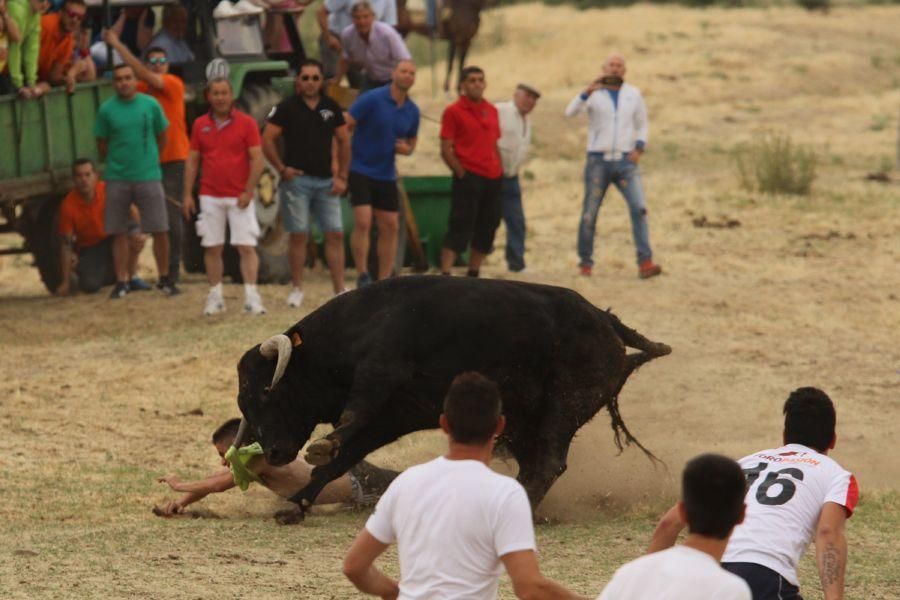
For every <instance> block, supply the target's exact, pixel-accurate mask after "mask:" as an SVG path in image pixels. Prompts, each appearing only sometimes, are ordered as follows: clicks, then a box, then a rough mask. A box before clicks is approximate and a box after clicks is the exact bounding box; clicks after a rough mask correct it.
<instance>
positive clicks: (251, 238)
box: [197, 196, 259, 248]
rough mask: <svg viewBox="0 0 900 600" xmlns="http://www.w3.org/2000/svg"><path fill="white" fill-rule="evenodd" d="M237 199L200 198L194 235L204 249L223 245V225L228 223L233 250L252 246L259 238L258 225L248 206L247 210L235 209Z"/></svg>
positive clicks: (251, 205)
mask: <svg viewBox="0 0 900 600" xmlns="http://www.w3.org/2000/svg"><path fill="white" fill-rule="evenodd" d="M237 201H238V199H237V198H216V197H214V196H200V214H199V215H198V216H197V235H199V236H200V239H202V240H203V247H204V248H209V247H210V246H222V245H224V244H225V223H226V222H227V223H228V227H229V229H230V233H231V237H230V240H229V243H230V244H231V245H232V246H255V245H256V239H257V238H258V237H259V223H257V221H256V210H254V208H253V203H252V202H251V203H250V205H249V206H247V208H238V206H237Z"/></svg>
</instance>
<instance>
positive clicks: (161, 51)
mask: <svg viewBox="0 0 900 600" xmlns="http://www.w3.org/2000/svg"><path fill="white" fill-rule="evenodd" d="M151 54H162V55H163V56H166V57H168V56H169V53H168V52H166V49H165V48H163V47H162V46H150V47H149V48H147V49H146V50H144V58H145V60H146V58H148V57H149V56H150V55H151Z"/></svg>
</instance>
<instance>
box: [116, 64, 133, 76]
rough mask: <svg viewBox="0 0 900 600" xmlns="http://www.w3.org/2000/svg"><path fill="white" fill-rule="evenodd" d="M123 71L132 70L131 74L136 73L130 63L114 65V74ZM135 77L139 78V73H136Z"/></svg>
mask: <svg viewBox="0 0 900 600" xmlns="http://www.w3.org/2000/svg"><path fill="white" fill-rule="evenodd" d="M122 69H131V72H132V73H134V69H133V68H132V66H131V65H129V64H128V63H119V64H117V65H113V68H112V72H113V73H115V72H116V71H121V70H122ZM135 76H137V73H135Z"/></svg>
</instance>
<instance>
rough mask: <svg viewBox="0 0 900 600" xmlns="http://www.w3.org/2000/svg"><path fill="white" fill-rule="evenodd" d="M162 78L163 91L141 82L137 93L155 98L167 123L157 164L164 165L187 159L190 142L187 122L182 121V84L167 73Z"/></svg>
mask: <svg viewBox="0 0 900 600" xmlns="http://www.w3.org/2000/svg"><path fill="white" fill-rule="evenodd" d="M162 78H163V89H161V90H158V89H156V88H155V87H152V86H151V85H150V84H148V83H147V82H146V81H141V82H139V83H138V91H139V92H142V93H144V94H147V95H148V96H153V97H154V98H156V101H157V102H159V105H160V106H162V109H163V113H165V115H166V119H168V121H169V128H168V129H167V130H166V146H165V147H164V148H163V149H162V152H160V154H159V162H160V163H163V164H165V163H169V162H174V161H176V160H185V159H187V157H188V153H189V151H190V149H191V141H190V140H189V139H188V134H187V122H186V121H185V119H184V83H182V81H181V79H179V78H178V77H176V76H175V75H169V74H168V73H167V74H165V75H163V76H162Z"/></svg>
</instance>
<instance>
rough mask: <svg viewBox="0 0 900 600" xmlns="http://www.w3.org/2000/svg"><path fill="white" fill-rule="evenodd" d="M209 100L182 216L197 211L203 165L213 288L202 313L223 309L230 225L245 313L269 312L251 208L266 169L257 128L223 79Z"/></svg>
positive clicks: (202, 224) (198, 124)
mask: <svg viewBox="0 0 900 600" xmlns="http://www.w3.org/2000/svg"><path fill="white" fill-rule="evenodd" d="M206 100H207V101H208V102H209V105H210V107H211V110H210V111H209V112H208V113H207V114H205V115H202V116H200V117H197V119H196V120H195V121H194V125H193V129H192V130H191V149H190V154H188V159H187V162H186V164H185V169H184V198H183V200H182V202H183V207H184V216H185V218H186V219H188V220H190V218H191V215H192V214H193V213H195V212H196V205H195V204H194V196H193V193H192V190H193V189H194V181H195V180H196V178H197V168H198V167H202V169H201V170H202V173H203V176H202V177H201V178H200V216H199V217H198V219H197V235H199V236H200V238H201V239H202V243H203V248H204V252H203V260H204V263H205V264H206V277H207V279H208V280H209V285H210V289H209V295H208V296H207V298H206V307H205V308H204V309H203V314H205V315H214V314H216V313H220V312H222V311H224V310H225V300H224V299H223V297H222V272H223V270H224V266H223V264H222V250H223V249H224V245H225V224H226V222H227V223H228V227H229V229H230V232H231V245H232V246H234V247H235V248H236V249H237V251H238V254H239V255H240V261H241V277H242V278H243V280H244V312H247V313H250V314H254V315H261V314H263V313H265V312H266V309H265V307H263V304H262V299H261V298H260V297H259V292H258V291H257V289H256V275H257V272H258V270H259V257H257V255H256V238H258V237H259V223H257V221H256V211H255V210H254V209H253V192H254V190H255V189H256V184H257V182H258V181H259V177H260V175H262V172H263V168H264V167H265V163H264V161H263V154H262V139H261V138H260V135H259V126H258V125H257V124H256V121H255V120H253V118H252V117H251V116H249V115H246V114H244V113H242V112H241V111H239V110H236V109H235V108H234V94H233V92H232V89H231V82H230V81H229V80H228V79H226V78H224V77H218V78H215V79H212V80H211V81H210V82H209V84H208V85H207V86H206Z"/></svg>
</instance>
